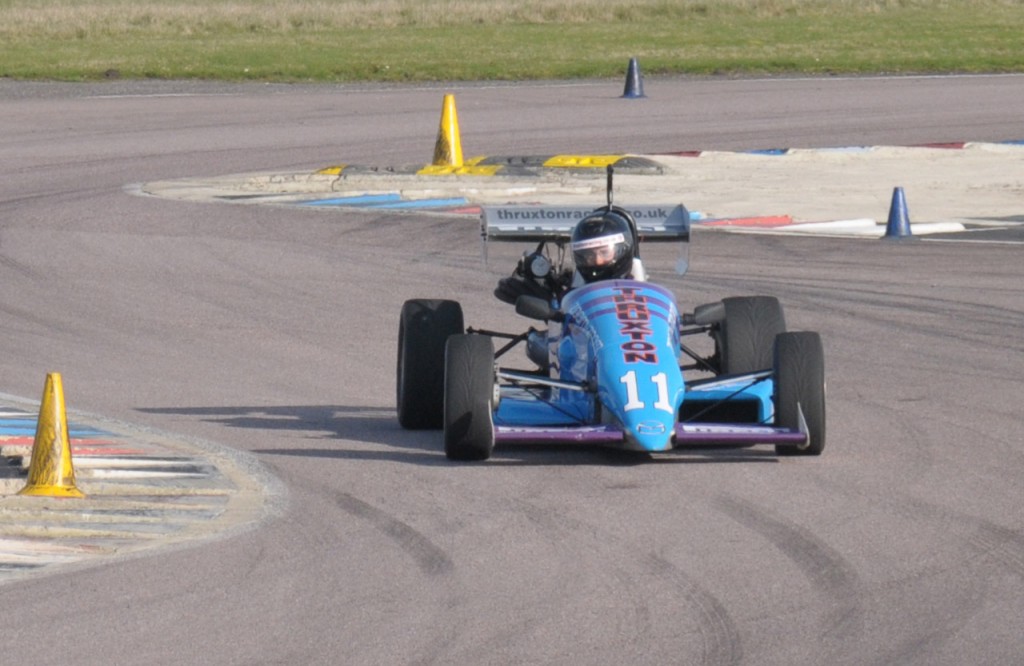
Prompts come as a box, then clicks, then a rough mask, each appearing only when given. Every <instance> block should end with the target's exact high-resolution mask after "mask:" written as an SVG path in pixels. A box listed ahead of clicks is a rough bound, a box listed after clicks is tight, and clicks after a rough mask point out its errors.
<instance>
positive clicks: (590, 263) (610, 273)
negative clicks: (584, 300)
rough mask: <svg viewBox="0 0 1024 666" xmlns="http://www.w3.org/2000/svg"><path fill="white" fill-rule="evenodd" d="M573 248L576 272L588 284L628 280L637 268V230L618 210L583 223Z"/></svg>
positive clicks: (596, 215)
mask: <svg viewBox="0 0 1024 666" xmlns="http://www.w3.org/2000/svg"><path fill="white" fill-rule="evenodd" d="M570 246H571V249H572V258H573V262H574V263H575V264H576V270H577V271H578V272H579V274H580V275H581V276H582V277H583V280H584V281H585V282H594V281H595V280H607V279H610V278H621V277H626V276H627V275H629V273H630V270H631V269H632V268H633V257H634V256H635V254H636V245H635V240H634V237H633V228H632V226H631V225H630V223H629V221H628V220H627V219H626V217H625V216H624V215H622V214H621V213H619V212H618V211H616V210H614V209H604V210H601V211H598V212H595V213H592V214H591V215H588V216H587V217H585V218H583V219H582V220H580V221H579V223H577V225H576V228H575V229H573V231H572V239H571V241H570Z"/></svg>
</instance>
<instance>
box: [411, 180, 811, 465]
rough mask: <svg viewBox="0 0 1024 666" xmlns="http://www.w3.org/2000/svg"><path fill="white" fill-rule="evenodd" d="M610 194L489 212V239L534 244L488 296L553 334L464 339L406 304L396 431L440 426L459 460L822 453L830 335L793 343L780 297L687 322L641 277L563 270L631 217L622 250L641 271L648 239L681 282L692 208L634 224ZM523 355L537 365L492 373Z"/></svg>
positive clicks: (635, 212) (444, 308)
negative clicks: (701, 340)
mask: <svg viewBox="0 0 1024 666" xmlns="http://www.w3.org/2000/svg"><path fill="white" fill-rule="evenodd" d="M611 193H612V186H611V173H610V172H609V178H608V197H607V198H608V203H607V205H606V206H603V207H600V208H597V209H594V210H589V209H587V210H581V209H576V208H567V207H552V206H519V207H497V208H494V207H485V208H484V211H483V214H482V225H481V227H482V228H481V233H482V235H483V237H484V239H485V241H522V242H531V243H533V242H536V243H538V245H537V246H536V249H535V250H534V251H532V252H527V253H525V254H524V256H523V258H522V260H521V261H520V262H519V265H518V267H517V270H516V272H515V274H514V275H513V276H512V277H511V278H506V279H504V280H502V282H501V283H499V288H498V289H497V290H496V291H495V294H496V295H497V296H498V297H499V298H501V299H502V300H505V301H508V302H513V303H514V304H515V307H516V312H517V313H518V314H521V315H523V316H525V317H527V318H530V319H532V320H536V321H543V322H545V323H546V328H545V329H541V330H537V329H534V328H532V327H530V328H529V330H527V331H526V332H524V333H519V334H510V333H501V332H497V331H487V330H479V329H473V328H465V325H464V318H463V312H462V308H461V306H460V305H459V303H457V302H455V301H451V300H442V299H412V300H409V301H406V302H405V304H404V305H403V307H402V313H401V318H400V324H399V335H398V363H397V402H398V405H397V406H398V420H399V423H400V424H401V425H402V427H404V428H407V429H429V428H442V429H443V430H444V449H445V454H446V455H447V456H448V458H450V459H453V460H485V459H487V458H489V457H490V456H491V454H492V452H493V450H494V447H495V445H500V444H504V443H527V442H529V443H561V444H565V443H581V444H591V445H604V446H611V447H618V448H622V449H626V450H633V451H644V452H662V451H669V450H672V449H675V448H682V447H693V448H706V447H715V446H727V447H746V446H754V445H760V444H767V445H773V446H774V447H775V451H776V452H777V453H778V454H779V455H819V454H821V452H822V450H823V448H824V446H825V378H824V354H823V349H822V344H821V338H820V336H819V335H818V333H815V332H807V331H802V332H787V331H786V326H785V319H784V316H783V312H782V307H781V305H780V304H779V302H778V300H777V299H775V298H773V297H770V296H746V297H732V298H725V299H723V300H722V301H718V302H714V303H708V304H704V305H700V306H698V307H696V308H695V309H694V310H693V311H692V312H687V313H683V312H680V310H679V306H678V305H677V302H676V298H675V296H674V295H673V293H672V292H671V291H669V290H668V289H666V288H664V287H662V286H659V285H656V284H653V283H651V282H648V281H646V280H645V279H644V278H643V275H642V271H640V273H641V275H640V276H637V275H636V274H635V272H631V273H629V274H627V275H625V276H623V277H613V278H612V279H600V280H594V281H590V282H585V281H581V280H580V279H579V273H580V272H581V271H583V268H582V266H581V265H580V260H579V255H577V256H576V259H577V260H576V261H575V262H573V261H570V260H569V259H568V258H567V254H566V246H567V245H569V244H570V242H571V241H572V243H573V247H576V246H577V244H576V241H575V240H573V239H574V233H576V230H577V229H578V228H580V226H581V221H582V220H591V219H611V218H621V219H622V220H625V224H626V225H627V227H626V228H627V229H628V234H632V238H631V239H629V238H627V239H625V240H626V242H625V243H624V244H625V245H629V244H630V242H632V247H633V249H634V254H635V255H637V258H638V252H637V251H636V250H638V248H639V243H640V242H641V241H644V242H675V243H677V244H678V245H679V246H680V248H681V249H682V252H681V256H680V260H679V262H678V265H677V270H678V271H679V272H680V273H682V272H685V270H686V263H687V262H686V256H687V254H686V253H687V248H688V243H689V236H690V220H689V214H688V213H687V211H686V209H685V207H683V206H681V205H680V206H675V207H658V206H640V207H634V208H631V209H630V210H628V211H627V210H625V209H623V208H620V207H618V206H615V205H613V203H612V196H611ZM625 235H627V234H618V236H619V237H621V236H625ZM579 247H586V243H580V244H579ZM573 263H575V264H576V265H575V266H573ZM636 264H639V262H636ZM638 277H639V278H640V279H637V278H638ZM574 280H575V282H574ZM693 335H707V336H710V338H711V339H712V341H713V348H714V352H713V353H712V354H711V355H709V356H702V355H701V354H698V353H696V352H695V351H694V350H693V349H691V348H690V346H688V345H687V344H686V343H685V342H684V340H686V339H687V338H688V337H689V336H693ZM495 341H500V342H501V344H500V346H499V348H498V349H497V350H496V349H495ZM519 345H524V346H525V347H526V356H527V358H528V359H529V360H530V361H532V365H533V366H535V367H531V368H528V369H513V368H511V367H507V366H506V365H504V364H503V363H499V361H501V360H502V359H504V358H505V357H506V354H507V353H508V352H509V351H510V350H511V349H512V348H514V347H516V346H519Z"/></svg>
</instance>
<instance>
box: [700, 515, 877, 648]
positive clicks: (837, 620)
mask: <svg viewBox="0 0 1024 666" xmlns="http://www.w3.org/2000/svg"><path fill="white" fill-rule="evenodd" d="M715 505H716V506H717V508H718V509H720V510H721V511H722V512H723V513H725V514H726V515H728V516H729V517H731V518H732V519H733V520H735V521H736V522H738V523H739V524H741V525H743V526H744V527H747V528H748V529H751V530H753V531H755V532H757V533H758V534H760V535H761V536H763V537H764V538H765V539H767V540H768V541H769V542H770V543H771V544H772V545H773V546H775V548H777V549H778V550H779V551H780V552H781V553H782V554H783V555H785V556H786V557H787V558H788V559H789V560H791V561H792V562H793V563H794V564H795V565H796V566H797V567H798V568H799V569H800V571H801V572H803V574H804V576H805V577H806V578H807V580H808V581H810V583H811V585H812V586H814V588H815V589H816V590H818V591H819V593H820V595H821V597H822V598H823V599H824V600H825V602H826V603H827V604H828V605H829V606H831V610H830V611H829V612H828V613H827V614H826V615H825V617H824V618H822V620H821V624H822V627H821V629H822V632H823V636H824V637H825V638H826V639H829V640H834V641H847V640H850V639H852V638H854V637H856V636H858V635H859V634H861V633H862V632H863V630H864V609H863V604H862V602H861V600H860V597H861V594H860V591H861V588H862V586H861V583H860V580H859V577H858V575H857V572H856V570H855V569H854V568H853V566H852V565H850V563H849V562H847V561H846V559H845V558H844V557H843V556H842V554H841V553H839V552H838V551H836V550H835V549H834V548H832V547H831V546H829V545H828V544H827V543H825V542H824V541H822V540H821V539H820V538H818V537H817V536H815V535H814V534H813V533H811V532H810V531H808V530H807V529H805V528H803V527H800V526H799V525H796V524H794V523H791V522H789V521H787V520H784V519H782V518H779V517H776V516H773V515H772V514H771V513H769V512H768V511H765V510H764V509H762V508H761V507H759V506H757V505H755V504H752V503H750V502H748V501H746V500H743V499H740V498H737V497H732V496H729V495H721V496H719V497H718V498H716V500H715Z"/></svg>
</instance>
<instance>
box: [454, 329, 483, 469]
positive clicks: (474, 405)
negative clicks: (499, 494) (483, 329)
mask: <svg viewBox="0 0 1024 666" xmlns="http://www.w3.org/2000/svg"><path fill="white" fill-rule="evenodd" d="M494 388H495V374H494V343H493V342H492V341H491V338H490V337H488V336H486V335H453V336H451V337H450V338H448V346H447V350H446V352H445V367H444V453H445V455H446V456H448V458H450V459H451V460H486V459H488V458H490V457H491V452H492V451H493V450H494V419H493V412H494V410H493V406H494Z"/></svg>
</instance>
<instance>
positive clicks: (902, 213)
mask: <svg viewBox="0 0 1024 666" xmlns="http://www.w3.org/2000/svg"><path fill="white" fill-rule="evenodd" d="M910 235H911V233H910V216H909V215H908V214H907V197H906V195H905V194H903V188H902V187H897V188H896V189H894V190H893V191H892V204H890V205H889V221H888V222H887V223H886V225H885V237H886V238H907V237H909V236H910Z"/></svg>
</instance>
